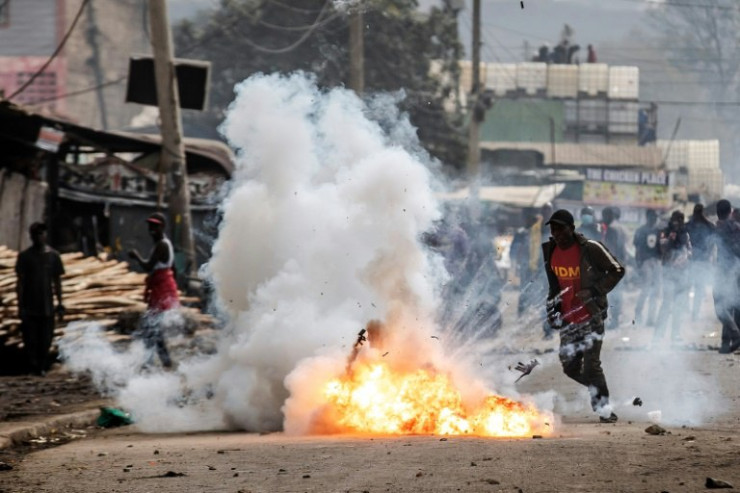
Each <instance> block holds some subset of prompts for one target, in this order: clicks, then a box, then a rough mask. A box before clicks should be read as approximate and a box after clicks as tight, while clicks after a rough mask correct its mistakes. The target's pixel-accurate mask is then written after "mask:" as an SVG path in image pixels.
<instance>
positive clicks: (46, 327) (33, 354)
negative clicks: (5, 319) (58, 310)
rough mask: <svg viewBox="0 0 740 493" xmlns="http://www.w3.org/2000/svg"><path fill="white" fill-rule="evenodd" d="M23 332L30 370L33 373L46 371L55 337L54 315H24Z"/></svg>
mask: <svg viewBox="0 0 740 493" xmlns="http://www.w3.org/2000/svg"><path fill="white" fill-rule="evenodd" d="M21 334H22V336H23V347H24V348H25V351H26V357H27V358H28V367H29V370H30V371H31V372H33V373H41V372H43V371H46V369H47V367H48V366H47V365H48V364H49V348H51V340H52V338H53V337H54V317H39V316H33V315H31V316H26V317H24V318H23V320H22V322H21Z"/></svg>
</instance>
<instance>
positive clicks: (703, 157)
mask: <svg viewBox="0 0 740 493" xmlns="http://www.w3.org/2000/svg"><path fill="white" fill-rule="evenodd" d="M688 159H689V163H690V167H689V169H697V170H698V169H719V167H720V166H719V141H718V140H690V141H688Z"/></svg>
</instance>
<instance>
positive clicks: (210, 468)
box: [208, 466, 216, 471]
mask: <svg viewBox="0 0 740 493" xmlns="http://www.w3.org/2000/svg"><path fill="white" fill-rule="evenodd" d="M208 470H209V471H215V470H216V468H215V467H213V466H208Z"/></svg>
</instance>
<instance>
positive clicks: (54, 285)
mask: <svg viewBox="0 0 740 493" xmlns="http://www.w3.org/2000/svg"><path fill="white" fill-rule="evenodd" d="M29 233H30V234H31V242H32V245H31V246H30V247H29V248H27V249H26V250H24V251H23V252H21V253H20V254H19V255H18V259H17V260H16V264H15V274H16V276H17V277H18V282H17V284H16V294H17V296H18V312H19V313H18V314H19V316H20V319H21V335H22V336H23V347H24V349H25V352H26V355H27V357H28V366H29V368H30V370H31V372H33V373H34V374H36V375H41V376H43V375H46V370H47V368H48V364H49V361H48V359H49V349H50V348H51V341H52V339H53V337H54V313H55V309H54V295H56V298H57V306H56V314H57V316H58V318H59V321H60V322H61V321H62V319H63V317H64V305H63V304H62V278H61V276H62V275H63V274H64V265H63V264H62V258H61V257H60V256H59V253H57V251H56V250H54V249H53V248H51V247H49V246H48V245H47V244H46V225H45V224H43V223H38V222H37V223H33V224H32V225H31V227H30V228H29Z"/></svg>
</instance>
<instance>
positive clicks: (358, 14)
mask: <svg viewBox="0 0 740 493" xmlns="http://www.w3.org/2000/svg"><path fill="white" fill-rule="evenodd" d="M362 23H363V19H362V7H361V6H360V4H359V2H358V5H357V7H356V8H354V9H353V10H352V13H350V15H349V87H350V88H351V89H352V90H354V91H355V92H356V93H357V95H358V96H359V95H362V93H363V91H364V90H365V53H364V50H365V48H364V42H363V27H362Z"/></svg>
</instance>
